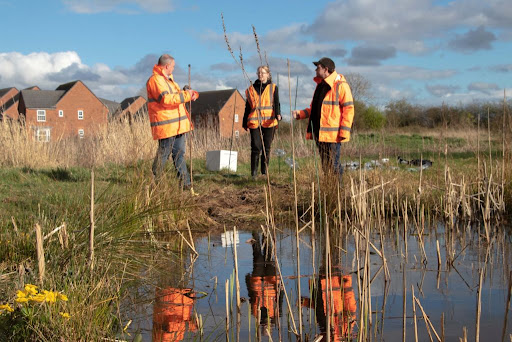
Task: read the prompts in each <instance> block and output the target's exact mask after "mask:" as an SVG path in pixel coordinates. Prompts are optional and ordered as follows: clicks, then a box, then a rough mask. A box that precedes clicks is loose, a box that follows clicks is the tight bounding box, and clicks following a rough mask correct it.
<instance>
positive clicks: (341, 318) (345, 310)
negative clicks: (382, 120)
mask: <svg viewBox="0 0 512 342" xmlns="http://www.w3.org/2000/svg"><path fill="white" fill-rule="evenodd" d="M321 286H322V299H323V303H324V313H325V315H326V316H327V313H328V311H327V305H329V307H330V314H331V315H333V317H334V321H333V322H332V326H333V328H334V340H335V341H341V340H343V338H345V337H346V336H347V335H348V334H349V333H350V331H351V330H352V328H353V327H354V324H355V320H354V318H355V316H356V310H357V304H356V298H355V295H354V290H353V289H352V277H351V276H350V275H344V276H340V275H335V276H332V277H330V284H327V280H326V279H325V278H324V279H322V280H321ZM331 289H332V291H331ZM331 300H332V302H331Z"/></svg>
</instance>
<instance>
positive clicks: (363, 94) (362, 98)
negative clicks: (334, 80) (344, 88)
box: [345, 72, 373, 103]
mask: <svg viewBox="0 0 512 342" xmlns="http://www.w3.org/2000/svg"><path fill="white" fill-rule="evenodd" d="M345 78H346V79H347V82H348V85H349V86H350V90H352V97H353V98H354V101H359V102H365V103H366V102H369V101H370V100H371V99H372V98H373V96H372V94H371V92H370V89H371V87H372V84H371V82H370V81H369V80H368V79H366V78H365V77H364V76H363V75H361V74H360V73H357V72H350V73H348V74H345Z"/></svg>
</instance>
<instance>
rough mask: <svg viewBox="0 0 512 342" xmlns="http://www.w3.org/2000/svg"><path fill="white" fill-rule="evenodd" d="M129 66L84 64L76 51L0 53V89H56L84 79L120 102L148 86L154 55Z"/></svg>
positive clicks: (103, 94)
mask: <svg viewBox="0 0 512 342" xmlns="http://www.w3.org/2000/svg"><path fill="white" fill-rule="evenodd" d="M149 57H150V58H148V56H146V57H144V58H143V59H142V60H141V61H139V62H138V63H137V64H135V65H134V66H133V67H130V68H118V69H112V68H110V67H109V66H107V65H105V64H102V63H98V64H94V65H92V66H89V65H86V64H83V63H82V61H81V59H80V56H79V55H78V54H77V53H76V52H75V51H65V52H56V53H47V52H34V53H30V54H27V55H24V54H21V53H19V52H9V53H0V75H2V77H1V78H0V88H8V87H16V88H18V89H24V88H27V87H31V86H34V85H37V86H39V87H40V88H41V89H44V90H54V89H55V88H57V87H58V86H59V85H60V84H63V83H67V82H71V81H75V80H81V81H83V82H84V83H85V84H86V85H87V86H88V87H89V88H90V89H91V90H92V91H93V92H94V93H95V95H96V96H98V97H102V98H107V99H110V100H116V101H120V100H122V99H124V98H126V97H129V96H134V95H135V94H136V93H137V92H138V90H139V89H140V88H142V87H144V86H145V82H146V80H147V78H148V77H149V76H150V75H151V70H152V67H153V63H154V61H153V59H152V58H151V57H152V56H151V55H149Z"/></svg>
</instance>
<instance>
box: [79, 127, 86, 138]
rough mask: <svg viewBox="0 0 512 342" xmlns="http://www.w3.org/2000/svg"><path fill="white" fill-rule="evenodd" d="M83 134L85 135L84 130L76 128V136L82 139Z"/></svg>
mask: <svg viewBox="0 0 512 342" xmlns="http://www.w3.org/2000/svg"><path fill="white" fill-rule="evenodd" d="M84 135H85V132H84V130H83V129H82V128H80V129H79V130H78V136H79V137H80V139H83V137H84Z"/></svg>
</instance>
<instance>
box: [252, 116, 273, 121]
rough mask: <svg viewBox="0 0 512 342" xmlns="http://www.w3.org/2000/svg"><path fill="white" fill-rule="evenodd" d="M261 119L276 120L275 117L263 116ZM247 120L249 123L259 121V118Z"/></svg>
mask: <svg viewBox="0 0 512 342" xmlns="http://www.w3.org/2000/svg"><path fill="white" fill-rule="evenodd" d="M261 119H262V120H271V119H274V116H273V115H271V116H262V117H261ZM247 120H249V121H258V118H256V117H253V118H248V119H247Z"/></svg>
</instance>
